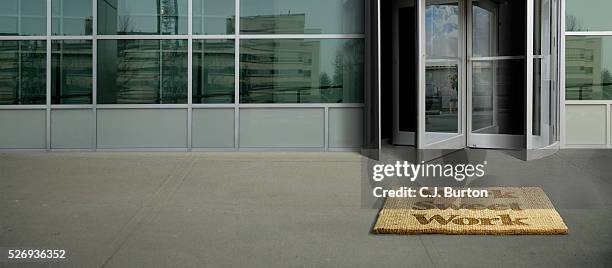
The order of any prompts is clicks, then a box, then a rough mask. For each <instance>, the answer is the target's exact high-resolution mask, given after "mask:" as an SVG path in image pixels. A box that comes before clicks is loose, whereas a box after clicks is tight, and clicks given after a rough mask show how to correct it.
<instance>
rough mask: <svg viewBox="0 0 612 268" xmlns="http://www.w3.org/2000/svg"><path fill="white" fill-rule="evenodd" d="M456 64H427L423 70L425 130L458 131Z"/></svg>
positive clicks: (457, 78)
mask: <svg viewBox="0 0 612 268" xmlns="http://www.w3.org/2000/svg"><path fill="white" fill-rule="evenodd" d="M458 74H459V73H458V68H457V64H428V66H427V68H426V70H425V76H426V78H425V81H426V85H425V90H426V91H425V96H426V99H425V116H426V118H425V124H426V130H427V132H445V133H458V132H459V125H458V124H459V76H458Z"/></svg>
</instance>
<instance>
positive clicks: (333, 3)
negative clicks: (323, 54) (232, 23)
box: [240, 0, 364, 34]
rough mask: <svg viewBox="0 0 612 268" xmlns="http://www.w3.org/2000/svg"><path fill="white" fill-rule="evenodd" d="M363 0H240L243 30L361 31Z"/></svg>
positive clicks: (289, 31)
mask: <svg viewBox="0 0 612 268" xmlns="http://www.w3.org/2000/svg"><path fill="white" fill-rule="evenodd" d="M363 19H364V2H363V0H308V1H304V0H242V1H240V32H241V33H243V34H361V33H363V32H364V21H363Z"/></svg>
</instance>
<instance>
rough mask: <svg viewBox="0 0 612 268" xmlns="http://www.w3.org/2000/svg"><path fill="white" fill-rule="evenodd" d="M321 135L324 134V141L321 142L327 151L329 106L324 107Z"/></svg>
mask: <svg viewBox="0 0 612 268" xmlns="http://www.w3.org/2000/svg"><path fill="white" fill-rule="evenodd" d="M323 135H325V136H324V140H325V142H324V143H323V144H324V148H325V151H326V152H328V151H329V107H325V108H324V120H323Z"/></svg>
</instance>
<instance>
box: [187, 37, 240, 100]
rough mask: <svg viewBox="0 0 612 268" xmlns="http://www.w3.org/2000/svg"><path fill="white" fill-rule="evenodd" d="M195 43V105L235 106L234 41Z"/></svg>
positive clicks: (203, 41)
mask: <svg viewBox="0 0 612 268" xmlns="http://www.w3.org/2000/svg"><path fill="white" fill-rule="evenodd" d="M193 42H194V43H193V103H234V92H235V86H234V85H235V81H234V63H235V57H234V40H194V41H193Z"/></svg>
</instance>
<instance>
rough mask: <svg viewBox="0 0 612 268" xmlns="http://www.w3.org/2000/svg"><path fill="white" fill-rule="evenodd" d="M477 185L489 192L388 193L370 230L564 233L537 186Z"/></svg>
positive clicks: (505, 233) (553, 211)
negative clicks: (441, 194) (481, 195)
mask: <svg viewBox="0 0 612 268" xmlns="http://www.w3.org/2000/svg"><path fill="white" fill-rule="evenodd" d="M432 189H433V188H432ZM456 190H460V189H456ZM476 190H487V192H488V197H486V198H467V197H464V198H438V197H436V198H387V199H386V201H385V204H384V207H383V208H382V210H381V211H380V213H379V214H378V219H377V221H376V224H375V225H374V229H373V232H374V233H375V234H402V235H412V234H449V235H555V234H567V233H568V228H567V226H566V225H565V223H564V222H563V219H562V218H561V215H559V213H558V212H557V211H556V210H555V208H554V207H553V205H552V203H551V202H550V200H549V199H548V197H547V196H546V193H544V191H543V190H542V189H540V188H536V187H521V188H481V189H476ZM432 191H433V190H432ZM440 191H441V190H440Z"/></svg>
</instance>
